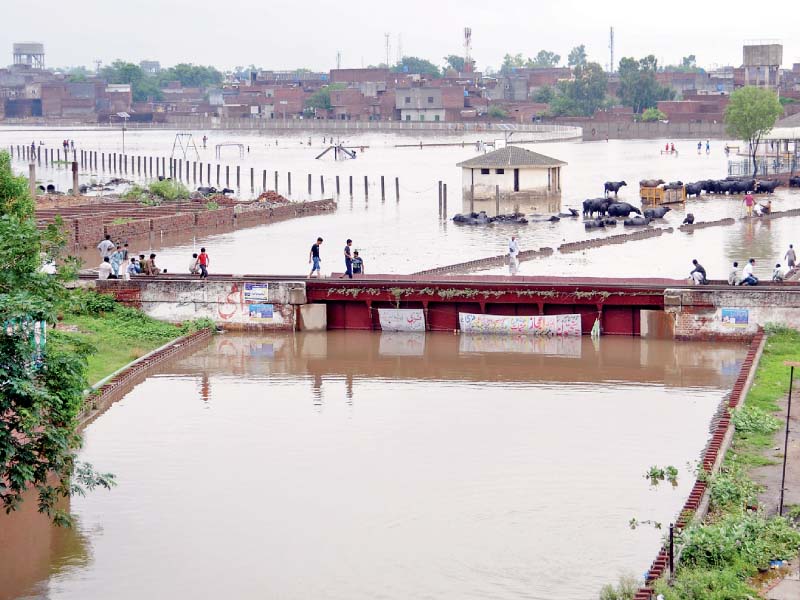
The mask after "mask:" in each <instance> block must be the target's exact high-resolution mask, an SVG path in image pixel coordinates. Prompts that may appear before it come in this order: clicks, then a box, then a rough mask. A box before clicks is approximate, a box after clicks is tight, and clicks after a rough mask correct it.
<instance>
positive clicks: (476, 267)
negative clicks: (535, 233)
mask: <svg viewBox="0 0 800 600" xmlns="http://www.w3.org/2000/svg"><path fill="white" fill-rule="evenodd" d="M551 254H553V249H552V248H547V247H545V248H539V249H538V250H525V251H524V252H520V253H519V254H518V255H517V259H518V260H519V261H520V262H522V261H525V260H532V259H534V258H541V257H544V256H550V255H551ZM507 264H508V254H501V255H499V256H490V257H488V258H478V259H476V260H470V261H467V262H463V263H457V264H454V265H446V266H444V267H436V268H435V269H428V270H426V271H417V272H416V273H412V275H448V274H453V273H463V272H465V271H481V270H484V269H490V268H492V267H502V266H503V265H507Z"/></svg>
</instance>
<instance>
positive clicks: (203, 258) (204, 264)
mask: <svg viewBox="0 0 800 600" xmlns="http://www.w3.org/2000/svg"><path fill="white" fill-rule="evenodd" d="M210 264H211V261H210V259H209V258H208V254H206V249H205V248H200V255H199V256H198V257H197V266H198V268H199V269H200V279H206V278H207V277H208V267H209V265H210Z"/></svg>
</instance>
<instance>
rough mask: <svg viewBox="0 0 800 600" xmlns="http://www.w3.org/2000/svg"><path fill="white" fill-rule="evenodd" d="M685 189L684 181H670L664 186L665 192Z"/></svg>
mask: <svg viewBox="0 0 800 600" xmlns="http://www.w3.org/2000/svg"><path fill="white" fill-rule="evenodd" d="M682 187H683V182H682V181H670V182H669V183H668V184H666V185H665V186H664V189H665V190H679V189H681V188H682Z"/></svg>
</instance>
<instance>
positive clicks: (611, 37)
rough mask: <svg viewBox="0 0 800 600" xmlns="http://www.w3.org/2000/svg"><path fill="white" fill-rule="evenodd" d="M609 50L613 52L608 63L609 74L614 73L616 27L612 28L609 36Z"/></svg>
mask: <svg viewBox="0 0 800 600" xmlns="http://www.w3.org/2000/svg"><path fill="white" fill-rule="evenodd" d="M608 49H609V50H610V51H611V58H610V61H609V63H608V72H609V73H613V72H614V27H613V26H612V27H611V31H610V32H609V35H608Z"/></svg>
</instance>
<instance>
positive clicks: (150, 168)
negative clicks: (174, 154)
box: [147, 156, 158, 177]
mask: <svg viewBox="0 0 800 600" xmlns="http://www.w3.org/2000/svg"><path fill="white" fill-rule="evenodd" d="M149 160H150V164H149V166H148V169H147V174H148V175H149V176H150V177H152V176H153V157H152V156H150V157H149ZM156 169H158V161H156Z"/></svg>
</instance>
